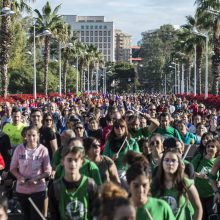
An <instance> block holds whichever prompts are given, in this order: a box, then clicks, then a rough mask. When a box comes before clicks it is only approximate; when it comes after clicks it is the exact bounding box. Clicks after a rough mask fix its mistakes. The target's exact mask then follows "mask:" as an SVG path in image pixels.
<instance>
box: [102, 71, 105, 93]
mask: <svg viewBox="0 0 220 220" xmlns="http://www.w3.org/2000/svg"><path fill="white" fill-rule="evenodd" d="M102 76H103V83H102V84H103V86H102V87H103V88H102V90H103V94H105V67H103V69H102Z"/></svg>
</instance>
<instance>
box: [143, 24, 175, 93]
mask: <svg viewBox="0 0 220 220" xmlns="http://www.w3.org/2000/svg"><path fill="white" fill-rule="evenodd" d="M176 39H177V37H176V30H175V28H174V27H173V26H172V25H163V26H161V27H160V28H159V29H157V30H154V31H147V32H144V33H142V40H141V41H140V42H139V45H140V46H141V57H142V58H143V60H142V64H143V68H142V70H140V71H139V81H140V82H141V86H142V89H145V90H147V91H153V90H154V91H155V90H156V91H159V90H161V89H162V87H163V86H164V82H163V79H164V75H165V74H169V70H168V68H167V66H168V63H169V62H170V57H171V53H172V51H173V50H174V42H175V41H176Z"/></svg>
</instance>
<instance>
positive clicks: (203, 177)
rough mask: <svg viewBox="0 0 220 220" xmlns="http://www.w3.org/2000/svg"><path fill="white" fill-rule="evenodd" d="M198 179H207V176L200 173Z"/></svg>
mask: <svg viewBox="0 0 220 220" xmlns="http://www.w3.org/2000/svg"><path fill="white" fill-rule="evenodd" d="M198 177H199V178H200V179H208V176H207V175H206V174H205V173H200V174H199V176H198Z"/></svg>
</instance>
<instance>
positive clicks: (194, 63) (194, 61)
mask: <svg viewBox="0 0 220 220" xmlns="http://www.w3.org/2000/svg"><path fill="white" fill-rule="evenodd" d="M194 49H195V52H194V53H195V54H194V55H195V60H194V96H196V45H195V48H194Z"/></svg>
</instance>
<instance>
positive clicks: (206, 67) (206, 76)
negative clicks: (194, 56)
mask: <svg viewBox="0 0 220 220" xmlns="http://www.w3.org/2000/svg"><path fill="white" fill-rule="evenodd" d="M208 42H209V36H208V33H207V35H206V53H205V64H206V65H205V99H207V98H208Z"/></svg>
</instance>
